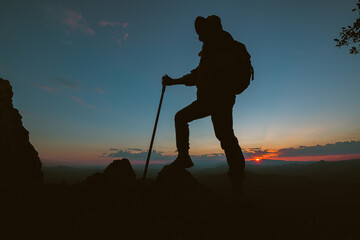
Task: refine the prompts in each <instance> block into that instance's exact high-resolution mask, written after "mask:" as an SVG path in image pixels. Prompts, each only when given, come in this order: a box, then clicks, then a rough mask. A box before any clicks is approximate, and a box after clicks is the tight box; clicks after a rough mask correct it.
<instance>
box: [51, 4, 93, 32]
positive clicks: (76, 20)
mask: <svg viewBox="0 0 360 240" xmlns="http://www.w3.org/2000/svg"><path fill="white" fill-rule="evenodd" d="M45 9H46V10H47V12H48V13H50V15H51V16H52V17H53V18H55V19H56V20H57V22H58V23H59V24H60V25H61V26H62V28H63V30H64V31H65V33H67V34H75V33H79V32H80V33H83V34H86V35H94V34H95V30H94V29H92V28H91V27H90V26H89V25H88V23H87V20H86V19H85V18H84V16H83V15H82V13H81V12H78V11H75V10H72V9H64V8H60V7H46V8H45Z"/></svg>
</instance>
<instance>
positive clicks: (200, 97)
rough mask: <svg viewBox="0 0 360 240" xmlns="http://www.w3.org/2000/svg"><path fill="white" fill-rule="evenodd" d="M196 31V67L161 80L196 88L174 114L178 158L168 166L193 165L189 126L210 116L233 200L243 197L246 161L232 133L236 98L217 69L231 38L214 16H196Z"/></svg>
mask: <svg viewBox="0 0 360 240" xmlns="http://www.w3.org/2000/svg"><path fill="white" fill-rule="evenodd" d="M195 30H196V33H197V34H198V35H199V40H200V41H202V42H203V46H202V50H201V52H200V53H199V56H200V57H201V58H200V63H199V66H198V67H197V68H196V69H194V70H192V71H191V73H189V74H187V75H185V76H183V77H181V78H178V79H173V78H170V77H169V76H167V75H164V76H163V78H162V79H163V84H164V85H176V84H185V85H186V86H196V87H197V100H196V101H194V102H193V103H191V104H190V105H189V106H187V107H185V108H184V109H182V110H180V111H179V112H177V113H176V115H175V130H176V147H177V150H178V157H177V158H176V160H175V161H174V162H172V163H171V164H170V166H177V167H182V168H189V167H192V166H193V165H194V164H193V162H192V160H191V158H190V156H189V125H188V123H189V122H191V121H193V120H196V119H200V118H204V117H207V116H211V120H212V123H213V126H214V130H215V135H216V137H217V139H219V141H220V143H221V148H222V149H223V150H224V151H225V155H226V159H227V162H228V165H229V171H228V176H229V178H230V179H231V181H232V186H233V194H234V197H239V196H241V194H242V182H243V179H244V166H245V159H244V156H243V154H242V151H241V148H240V146H239V144H238V140H237V138H236V137H235V135H234V130H233V117H232V109H233V106H234V103H235V98H236V95H235V93H233V91H231V89H229V87H230V86H228V85H227V84H226V83H225V82H226V81H224V77H225V75H224V73H223V72H222V71H221V68H219V66H218V65H219V59H221V56H222V54H223V53H224V52H225V51H229V47H230V46H232V43H233V41H234V39H233V38H232V36H231V35H230V34H229V33H228V32H226V31H224V30H223V29H222V25H221V20H220V18H219V17H218V16H215V15H212V16H209V17H207V18H206V19H205V18H203V17H197V18H196V20H195Z"/></svg>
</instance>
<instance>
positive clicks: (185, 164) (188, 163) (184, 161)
mask: <svg viewBox="0 0 360 240" xmlns="http://www.w3.org/2000/svg"><path fill="white" fill-rule="evenodd" d="M168 166H171V167H179V168H190V167H192V166H194V163H193V161H192V160H191V157H190V156H189V154H179V155H178V157H177V158H176V159H175V160H174V161H173V162H172V163H170V164H169V165H168Z"/></svg>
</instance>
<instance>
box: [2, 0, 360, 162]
mask: <svg viewBox="0 0 360 240" xmlns="http://www.w3.org/2000/svg"><path fill="white" fill-rule="evenodd" d="M356 2H357V1H355V0H342V1H340V0H293V1H292V0H273V1H268V0H237V1H211V0H210V1H194V0H193V1H170V0H166V1H165V0H162V1H159V0H154V1H136V0H131V1H111V0H102V1H91V0H86V1H85V0H84V1H68V0H62V1H40V0H37V1H25V0H24V1H17V0H5V1H4V0H1V1H0V36H1V44H0V77H2V78H4V79H7V80H9V81H10V83H11V84H12V86H13V91H14V97H13V103H14V106H15V108H17V109H18V110H19V111H20V114H21V115H22V116H23V124H24V126H25V128H26V129H27V130H28V131H29V132H30V141H31V142H32V144H33V145H34V147H35V148H36V149H37V151H38V152H39V154H40V158H41V160H42V161H43V163H44V164H67V165H82V164H102V163H108V162H109V161H110V160H111V159H113V157H130V158H132V159H134V161H136V160H141V159H143V157H144V156H145V155H146V154H145V153H144V152H145V151H146V149H147V148H148V146H149V142H150V138H151V133H152V130H153V125H154V121H155V115H156V111H157V107H158V102H159V98H160V94H161V76H162V75H164V74H169V75H170V76H172V77H180V76H182V75H184V74H186V73H188V72H189V71H190V70H192V69H193V68H195V67H196V66H197V64H198V62H199V57H198V55H197V54H198V52H199V51H200V49H201V42H199V40H198V38H197V35H196V33H195V30H194V20H195V18H196V16H205V17H206V16H208V15H212V14H216V15H218V16H220V17H221V19H222V24H223V27H224V29H225V30H226V31H228V32H230V33H231V34H232V36H233V37H234V38H235V39H237V40H239V41H241V42H243V43H245V44H246V46H247V49H248V51H249V52H250V54H251V55H252V63H253V66H254V68H255V80H254V81H253V82H252V83H251V85H250V87H249V88H248V89H247V90H246V91H245V92H244V93H243V94H241V95H240V96H237V102H236V104H235V106H234V129H235V134H236V135H237V137H238V139H239V142H240V145H241V146H242V148H243V149H244V152H245V155H246V157H247V158H248V159H255V158H258V157H260V158H271V159H285V160H290V159H297V160H320V159H329V160H336V159H350V158H359V157H360V110H359V109H360V94H359V90H360V55H350V54H349V52H348V49H347V48H346V47H343V48H341V49H339V48H336V47H335V45H336V43H335V42H334V40H333V39H334V38H337V37H338V34H339V32H340V30H341V27H343V26H347V25H350V24H352V23H353V22H354V20H355V18H356V17H357V16H356V14H355V13H353V12H351V10H352V9H353V8H354V7H355V4H356ZM195 93H196V88H195V87H186V86H173V87H168V88H167V90H166V93H165V98H164V102H163V108H162V112H161V115H160V120H159V126H158V131H157V135H156V139H155V144H154V149H155V150H156V151H158V152H157V153H156V154H154V156H153V157H152V159H154V160H170V159H171V158H173V157H169V156H167V155H175V154H176V153H175V150H176V149H175V132H174V121H173V119H174V115H175V113H176V112H177V111H178V110H180V109H181V108H183V107H185V106H186V105H188V104H190V103H191V102H192V101H194V100H195V97H196V96H195ZM190 131H191V133H190V135H191V136H190V137H191V149H190V151H191V152H190V153H191V154H193V155H204V156H203V158H204V159H206V158H208V159H213V158H217V157H218V158H219V159H220V158H223V155H222V149H221V148H220V144H219V142H218V140H217V139H216V138H215V135H214V131H213V128H212V125H211V121H210V119H209V118H205V119H202V120H198V121H195V122H193V123H191V124H190ZM208 154H212V155H208ZM105 156H109V157H105Z"/></svg>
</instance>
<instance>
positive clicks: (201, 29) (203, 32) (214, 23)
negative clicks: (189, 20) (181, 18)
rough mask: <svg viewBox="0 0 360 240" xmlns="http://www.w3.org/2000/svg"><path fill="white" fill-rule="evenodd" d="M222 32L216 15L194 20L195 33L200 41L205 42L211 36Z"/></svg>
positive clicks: (219, 20) (199, 17)
mask: <svg viewBox="0 0 360 240" xmlns="http://www.w3.org/2000/svg"><path fill="white" fill-rule="evenodd" d="M221 30H222V25H221V19H220V18H219V17H218V16H216V15H211V16H208V17H207V18H204V17H201V16H198V17H197V18H196V19H195V31H196V33H197V34H198V35H199V40H200V41H206V40H208V39H209V38H211V36H213V35H214V34H216V33H217V32H218V31H221Z"/></svg>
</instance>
